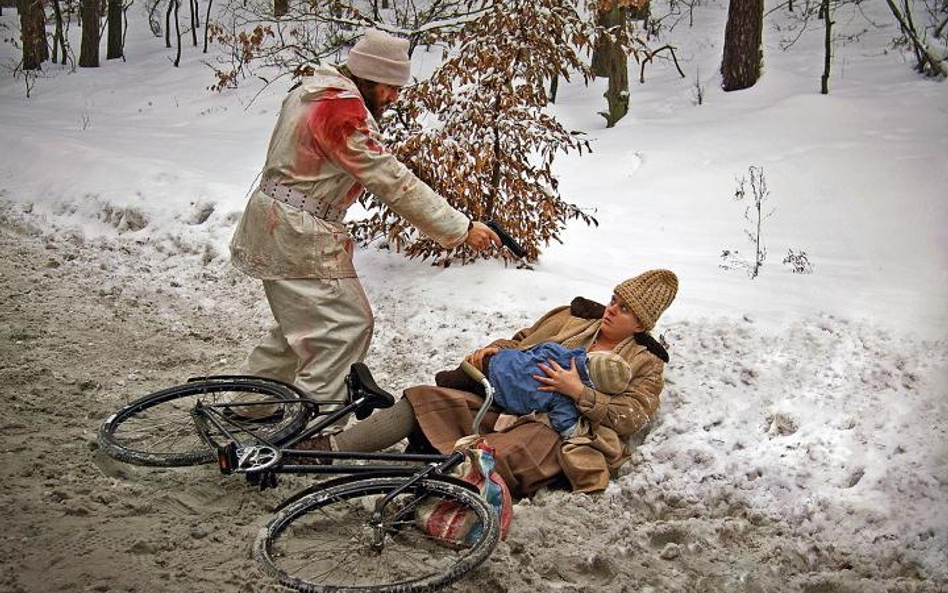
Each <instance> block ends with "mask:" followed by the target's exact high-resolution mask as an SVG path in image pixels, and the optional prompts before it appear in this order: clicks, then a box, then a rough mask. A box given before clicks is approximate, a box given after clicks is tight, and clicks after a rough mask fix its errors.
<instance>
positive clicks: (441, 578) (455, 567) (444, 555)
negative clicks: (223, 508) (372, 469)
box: [253, 476, 500, 593]
mask: <svg viewBox="0 0 948 593" xmlns="http://www.w3.org/2000/svg"><path fill="white" fill-rule="evenodd" d="M408 479H409V478H406V477H378V476H376V477H370V478H361V479H357V480H354V481H350V482H344V483H340V484H335V485H330V486H328V487H327V488H325V489H323V490H320V491H317V492H314V493H313V494H310V495H308V496H306V497H304V498H301V499H300V500H298V501H296V502H294V503H293V504H291V505H289V506H287V507H285V508H283V509H282V510H280V511H279V512H278V513H277V514H276V515H274V517H273V518H272V519H271V520H270V522H269V524H268V525H267V526H266V527H263V528H261V529H260V532H259V534H258V536H257V540H256V542H255V543H254V552H253V553H254V557H255V558H257V559H258V560H259V561H260V562H262V563H263V566H264V568H265V570H266V571H267V573H269V574H270V575H271V576H274V577H276V578H277V579H278V580H279V581H280V582H281V583H282V584H283V585H286V586H287V587H291V588H293V589H296V590H297V591H303V592H304V593H324V592H329V591H333V592H345V593H385V592H393V593H394V592H395V591H398V592H400V593H408V592H416V593H422V592H425V591H433V590H435V589H438V588H440V587H443V586H445V585H448V584H450V583H453V582H454V581H456V580H458V579H459V578H461V577H462V576H463V575H464V574H465V573H467V572H468V571H470V570H472V569H474V568H475V567H477V566H478V565H480V564H481V563H482V562H483V561H484V560H485V559H486V558H487V556H488V555H490V553H491V551H493V549H494V546H496V545H497V541H498V540H499V538H500V528H499V526H498V522H497V518H496V515H495V514H494V511H493V509H491V508H490V507H489V506H488V505H487V503H486V502H484V499H483V498H482V497H481V496H480V494H478V493H477V492H474V491H472V490H469V489H468V488H465V487H464V486H460V485H458V484H455V483H453V482H449V481H446V480H443V479H438V478H428V479H424V480H419V481H418V482H416V483H415V484H413V485H412V486H410V487H409V488H408V489H406V490H405V491H403V492H401V493H400V494H398V495H397V496H396V497H395V498H394V500H392V501H391V502H389V503H388V505H387V506H386V507H385V509H384V512H383V515H382V517H381V521H382V523H381V527H379V528H378V529H376V528H373V526H372V524H371V521H370V518H371V516H372V514H373V511H374V509H375V506H376V503H377V502H378V501H379V500H381V499H382V498H384V497H385V496H386V495H387V494H389V493H390V492H392V490H394V489H395V488H397V487H399V486H402V485H403V484H405V483H406V481H407V480H408ZM432 500H433V501H435V503H446V504H448V505H450V506H451V507H452V508H453V509H454V510H456V511H462V512H466V513H469V515H470V519H471V522H472V524H473V526H474V529H472V531H471V532H470V533H471V534H473V540H474V541H469V542H468V545H466V546H465V547H459V546H458V545H457V544H456V543H455V542H454V541H450V540H444V539H439V538H437V537H435V536H433V535H429V534H427V533H425V532H424V531H422V530H421V528H420V527H418V526H417V524H416V519H415V511H416V510H417V509H418V508H419V507H420V506H422V505H423V504H424V503H425V502H426V501H432Z"/></svg>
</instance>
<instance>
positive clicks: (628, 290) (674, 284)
mask: <svg viewBox="0 0 948 593" xmlns="http://www.w3.org/2000/svg"><path fill="white" fill-rule="evenodd" d="M614 292H615V293H616V295H618V297H619V298H620V299H622V301H623V302H624V303H625V304H626V305H628V306H629V308H630V309H632V312H633V313H635V316H636V317H638V318H639V321H641V322H642V325H643V326H644V327H645V330H646V331H650V330H651V329H652V328H653V327H655V322H657V321H658V318H659V317H660V316H661V315H662V313H663V312H664V311H665V309H667V308H668V305H670V304H671V303H672V301H673V300H675V295H676V294H677V293H678V277H677V276H675V274H674V272H671V271H669V270H649V271H648V272H644V273H642V274H639V275H638V276H636V277H635V278H629V279H628V280H626V281H625V282H623V283H622V284H620V285H618V286H616V288H615V291H614Z"/></svg>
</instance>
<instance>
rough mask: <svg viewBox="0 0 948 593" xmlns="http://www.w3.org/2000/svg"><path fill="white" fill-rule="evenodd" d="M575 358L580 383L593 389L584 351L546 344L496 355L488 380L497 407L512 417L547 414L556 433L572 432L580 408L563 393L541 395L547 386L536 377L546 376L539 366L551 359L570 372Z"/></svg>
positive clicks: (491, 363)
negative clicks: (572, 360)
mask: <svg viewBox="0 0 948 593" xmlns="http://www.w3.org/2000/svg"><path fill="white" fill-rule="evenodd" d="M574 357H575V358H576V368H577V369H578V370H579V378H580V380H582V382H583V383H584V384H585V385H588V386H590V387H593V384H592V381H590V380H589V370H588V369H587V367H586V360H587V355H586V351H585V350H583V349H582V348H575V349H573V350H570V349H569V348H567V347H565V346H562V345H560V344H557V343H555V342H544V343H542V344H537V345H536V346H533V347H532V348H528V349H526V350H513V349H503V350H501V351H500V352H498V353H496V354H494V355H493V356H491V358H490V362H489V363H488V368H487V378H488V379H489V380H490V384H491V386H492V387H493V388H494V391H495V392H496V393H495V394H494V397H495V398H496V403H497V405H498V406H500V407H501V408H503V409H504V410H505V411H506V412H508V413H510V414H518V415H523V414H529V413H530V412H547V413H549V415H550V424H551V425H552V426H553V429H554V430H556V431H557V432H559V433H562V432H563V431H565V430H568V429H569V428H571V427H572V426H574V425H575V424H576V422H577V421H578V420H579V410H577V409H576V404H575V403H573V400H572V399H570V398H569V397H567V396H565V395H563V394H562V393H556V392H554V391H540V390H539V388H540V387H543V384H542V383H540V382H539V381H537V380H536V379H534V378H533V376H532V375H534V374H540V375H542V374H543V372H542V371H541V370H540V369H538V368H537V364H539V363H541V362H542V363H547V361H549V360H551V359H552V360H555V361H556V362H557V363H558V364H559V365H560V366H562V367H563V368H566V369H568V368H569V365H570V359H571V358H574Z"/></svg>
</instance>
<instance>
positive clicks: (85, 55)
mask: <svg viewBox="0 0 948 593" xmlns="http://www.w3.org/2000/svg"><path fill="white" fill-rule="evenodd" d="M79 19H80V21H81V22H82V45H81V46H80V48H79V66H80V67H82V68H98V67H99V0H81V1H80V3H79Z"/></svg>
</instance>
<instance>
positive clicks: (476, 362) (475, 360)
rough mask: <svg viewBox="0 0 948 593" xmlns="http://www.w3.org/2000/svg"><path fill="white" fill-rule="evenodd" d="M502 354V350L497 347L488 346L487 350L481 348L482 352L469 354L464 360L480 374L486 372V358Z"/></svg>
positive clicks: (476, 351) (477, 351)
mask: <svg viewBox="0 0 948 593" xmlns="http://www.w3.org/2000/svg"><path fill="white" fill-rule="evenodd" d="M498 352H500V348H498V347H497V346H488V347H487V348H481V349H480V350H475V351H474V352H473V353H471V354H468V355H467V356H465V357H464V360H466V361H468V362H469V363H471V364H472V365H473V366H474V368H476V369H477V370H479V371H480V372H482V373H483V372H484V357H485V356H493V355H495V354H497V353H498Z"/></svg>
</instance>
